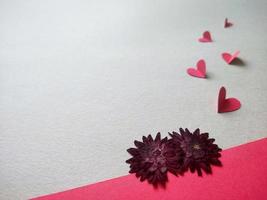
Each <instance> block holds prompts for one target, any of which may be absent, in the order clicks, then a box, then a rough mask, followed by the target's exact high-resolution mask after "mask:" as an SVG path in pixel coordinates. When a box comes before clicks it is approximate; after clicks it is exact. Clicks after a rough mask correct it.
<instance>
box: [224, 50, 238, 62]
mask: <svg viewBox="0 0 267 200" xmlns="http://www.w3.org/2000/svg"><path fill="white" fill-rule="evenodd" d="M239 53H240V51H236V52H235V53H234V54H233V55H231V54H230V53H227V52H225V53H222V58H223V59H224V61H225V62H227V63H228V64H230V63H231V62H233V60H234V59H236V58H237V56H238V55H239Z"/></svg>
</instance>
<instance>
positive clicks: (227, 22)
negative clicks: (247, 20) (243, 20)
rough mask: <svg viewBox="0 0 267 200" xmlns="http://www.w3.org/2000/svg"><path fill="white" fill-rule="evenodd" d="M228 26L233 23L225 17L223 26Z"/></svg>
mask: <svg viewBox="0 0 267 200" xmlns="http://www.w3.org/2000/svg"><path fill="white" fill-rule="evenodd" d="M230 26H233V24H232V23H231V22H229V21H228V19H227V18H225V20H224V28H228V27H230Z"/></svg>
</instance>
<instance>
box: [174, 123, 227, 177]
mask: <svg viewBox="0 0 267 200" xmlns="http://www.w3.org/2000/svg"><path fill="white" fill-rule="evenodd" d="M169 134H170V136H171V139H170V140H171V141H172V142H174V143H176V144H177V145H179V146H180V147H181V148H182V150H183V152H184V161H183V168H184V170H185V171H187V170H188V169H190V171H191V172H192V173H194V172H195V171H197V174H198V175H199V176H202V170H203V171H204V172H206V173H207V174H211V173H212V170H211V165H216V166H221V165H222V164H221V162H220V160H219V157H220V156H221V154H220V153H219V152H220V151H221V149H220V148H219V147H218V145H216V144H213V142H214V141H215V139H213V138H209V134H208V133H200V130H199V129H196V130H195V131H194V132H193V133H191V132H190V131H189V130H188V129H185V130H184V129H182V128H180V134H179V133H176V132H173V133H172V134H171V133H169Z"/></svg>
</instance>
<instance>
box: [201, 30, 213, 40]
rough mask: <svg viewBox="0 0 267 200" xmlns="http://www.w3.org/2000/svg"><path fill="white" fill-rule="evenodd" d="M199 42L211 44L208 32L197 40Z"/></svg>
mask: <svg viewBox="0 0 267 200" xmlns="http://www.w3.org/2000/svg"><path fill="white" fill-rule="evenodd" d="M198 41H199V42H212V39H211V35H210V32H209V31H205V32H204V33H203V34H202V38H199V39H198Z"/></svg>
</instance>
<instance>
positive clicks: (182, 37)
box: [0, 0, 267, 200]
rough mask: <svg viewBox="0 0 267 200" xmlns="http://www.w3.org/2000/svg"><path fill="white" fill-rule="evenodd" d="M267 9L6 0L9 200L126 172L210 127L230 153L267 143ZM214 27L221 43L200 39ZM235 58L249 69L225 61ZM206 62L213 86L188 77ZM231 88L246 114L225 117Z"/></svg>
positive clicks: (0, 147) (3, 123)
mask: <svg viewBox="0 0 267 200" xmlns="http://www.w3.org/2000/svg"><path fill="white" fill-rule="evenodd" d="M266 10H267V1H266V0H254V1H249V0H227V1H226V0H225V1H220V0H202V1H195V0H179V1H178V0H164V1H155V0H146V1H144V0H132V1H129V0H120V1H115V0H113V1H101V0H98V1H89V0H88V1H86V0H84V1H74V0H73V1H66V0H46V1H41V0H29V1H28V0H27V1H14V0H1V1H0V199H1V200H16V199H27V198H30V197H35V196H39V195H44V194H48V193H52V192H57V191H62V190H66V189H69V188H73V187H78V186H82V185H86V184H89V183H94V182H97V181H102V180H105V179H109V178H113V177H117V176H121V175H125V174H127V173H128V167H129V166H127V164H125V160H126V159H127V158H129V155H128V154H127V152H126V149H127V148H128V147H131V146H132V145H133V141H134V140H135V139H139V140H140V139H141V137H142V135H147V134H149V133H151V134H153V135H155V134H156V133H157V132H158V131H160V132H162V134H163V135H164V136H166V135H167V132H168V131H172V130H178V128H179V127H184V128H186V127H187V128H189V129H191V130H194V129H195V128H198V127H199V128H200V129H201V130H203V131H207V132H209V133H210V136H211V137H214V138H216V142H217V143H218V144H219V145H220V146H221V147H222V148H228V147H232V146H235V145H239V144H242V143H246V142H248V141H252V140H255V139H259V138H263V137H266V136H267V81H266V77H267V46H266V44H267V37H266V33H267V16H266ZM225 17H228V19H229V21H230V22H232V23H233V24H234V25H233V26H232V27H230V28H228V29H224V28H223V27H224V19H225ZM205 30H209V31H210V32H211V34H212V37H213V39H214V42H213V43H208V44H203V43H199V42H198V41H197V39H198V38H199V37H200V36H201V34H202V32H203V31H205ZM235 50H240V51H241V53H240V58H241V59H242V60H243V61H244V62H245V66H232V65H231V66H229V65H227V64H226V63H225V62H224V61H223V60H222V58H221V53H222V52H224V51H227V52H231V53H232V52H234V51H235ZM200 58H204V59H205V60H206V64H207V73H208V76H209V78H208V79H205V80H202V79H197V78H193V77H190V76H189V75H188V74H187V73H186V69H187V67H190V66H194V65H195V64H196V62H197V60H198V59H200ZM221 86H225V87H226V88H227V90H228V96H233V97H236V98H238V99H239V100H240V101H241V103H242V107H241V109H240V110H238V111H236V112H232V113H226V114H218V113H217V112H216V106H217V104H216V101H217V95H218V91H219V88H220V87H221Z"/></svg>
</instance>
